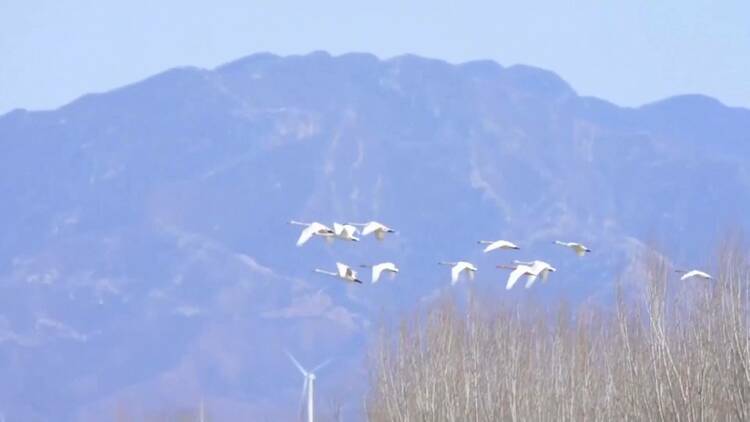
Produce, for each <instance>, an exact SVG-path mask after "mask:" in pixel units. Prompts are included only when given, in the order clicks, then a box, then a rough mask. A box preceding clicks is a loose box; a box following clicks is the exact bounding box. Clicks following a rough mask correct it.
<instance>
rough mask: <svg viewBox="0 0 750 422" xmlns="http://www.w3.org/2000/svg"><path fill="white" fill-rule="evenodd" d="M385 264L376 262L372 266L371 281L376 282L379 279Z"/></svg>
mask: <svg viewBox="0 0 750 422" xmlns="http://www.w3.org/2000/svg"><path fill="white" fill-rule="evenodd" d="M385 265H386V264H378V265H373V266H372V282H373V283H377V282H378V280H380V274H381V273H382V272H383V271H384V270H385Z"/></svg>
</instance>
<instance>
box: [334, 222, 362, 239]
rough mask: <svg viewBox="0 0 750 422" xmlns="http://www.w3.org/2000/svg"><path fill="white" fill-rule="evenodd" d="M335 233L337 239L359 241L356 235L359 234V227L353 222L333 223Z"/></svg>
mask: <svg viewBox="0 0 750 422" xmlns="http://www.w3.org/2000/svg"><path fill="white" fill-rule="evenodd" d="M333 233H334V234H335V235H336V239H342V240H351V241H353V242H359V238H358V237H357V236H355V235H356V234H357V228H356V227H354V226H352V225H351V224H339V223H333Z"/></svg>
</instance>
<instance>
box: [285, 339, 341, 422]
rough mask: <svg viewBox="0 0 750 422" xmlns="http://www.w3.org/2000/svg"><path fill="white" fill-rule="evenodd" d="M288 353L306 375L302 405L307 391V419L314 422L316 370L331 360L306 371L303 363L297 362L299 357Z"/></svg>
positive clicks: (304, 375) (295, 364) (301, 398)
mask: <svg viewBox="0 0 750 422" xmlns="http://www.w3.org/2000/svg"><path fill="white" fill-rule="evenodd" d="M286 354H287V356H289V359H291V360H292V363H294V366H296V367H297V369H299V371H300V372H301V373H302V376H303V377H305V381H304V383H303V384H302V396H300V405H302V400H304V399H305V391H307V421H308V422H313V417H314V415H315V412H314V411H313V385H314V383H315V372H316V371H318V370H319V369H321V368H323V367H324V366H326V365H328V364H329V363H330V362H331V360H330V359H328V360H326V361H325V362H323V363H321V364H320V365H318V366H316V367H315V368H313V370H312V371H306V370H305V368H303V367H302V365H300V363H299V362H297V359H295V358H294V356H292V354H291V353H289V352H286Z"/></svg>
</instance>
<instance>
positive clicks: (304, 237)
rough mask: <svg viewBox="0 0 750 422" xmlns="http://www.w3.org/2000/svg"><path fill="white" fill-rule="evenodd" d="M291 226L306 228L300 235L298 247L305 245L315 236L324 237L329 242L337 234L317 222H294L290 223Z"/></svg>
mask: <svg viewBox="0 0 750 422" xmlns="http://www.w3.org/2000/svg"><path fill="white" fill-rule="evenodd" d="M289 224H294V225H296V226H305V227H306V228H305V229H304V230H302V233H301V234H300V235H299V239H297V246H302V245H304V244H305V243H306V242H307V241H308V240H310V238H312V237H313V236H322V237H324V238H325V239H326V240H327V241H330V240H331V239H332V236H334V234H335V233H334V232H333V230H332V229H331V228H330V227H328V226H326V225H325V224H321V223H318V222H317V221H313V222H312V223H301V222H299V221H294V220H292V221H290V222H289Z"/></svg>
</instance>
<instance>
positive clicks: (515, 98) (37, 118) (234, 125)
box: [0, 52, 750, 421]
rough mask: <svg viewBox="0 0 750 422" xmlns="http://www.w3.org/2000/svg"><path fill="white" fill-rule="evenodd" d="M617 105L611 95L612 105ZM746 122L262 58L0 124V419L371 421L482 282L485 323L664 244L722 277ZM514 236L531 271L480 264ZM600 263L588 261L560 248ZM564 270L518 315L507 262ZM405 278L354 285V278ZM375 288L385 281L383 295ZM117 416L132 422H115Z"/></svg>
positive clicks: (585, 288) (523, 71)
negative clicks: (410, 361) (388, 330)
mask: <svg viewBox="0 0 750 422" xmlns="http://www.w3.org/2000/svg"><path fill="white" fill-rule="evenodd" d="M613 83H615V81H613ZM749 157H750V111H749V110H745V109H740V108H729V107H725V106H724V105H722V104H720V103H719V102H717V101H715V100H713V99H710V98H707V97H703V96H692V95H691V96H681V97H674V98H670V99H667V100H664V101H660V102H656V103H653V104H649V105H646V106H643V107H640V108H637V109H630V108H620V107H617V106H615V105H613V104H610V103H607V102H606V101H602V100H599V99H596V98H590V97H581V96H579V95H577V94H576V92H575V91H574V90H573V89H572V88H571V87H570V86H568V84H566V83H565V82H564V81H563V80H562V79H560V78H559V77H558V76H556V75H555V74H553V73H551V72H548V71H545V70H541V69H537V68H532V67H527V66H512V67H502V66H500V65H498V64H497V63H494V62H490V61H478V62H470V63H464V64H459V65H454V64H449V63H446V62H442V61H437V60H430V59H425V58H420V57H415V56H402V57H397V58H394V59H390V60H385V61H384V60H379V59H377V58H376V57H374V56H371V55H367V54H348V55H343V56H338V57H331V56H330V55H328V54H326V53H320V52H318V53H313V54H310V55H306V56H291V57H278V56H274V55H270V54H258V55H253V56H249V57H246V58H243V59H240V60H238V61H235V62H232V63H229V64H226V65H224V66H221V67H218V68H216V69H213V70H204V69H197V68H178V69H173V70H169V71H167V72H164V73H162V74H159V75H156V76H154V77H152V78H150V79H147V80H144V81H141V82H138V83H136V84H133V85H130V86H126V87H123V88H120V89H117V90H114V91H111V92H107V93H103V94H95V95H86V96H84V97H82V98H80V99H79V100H77V101H74V102H73V103H71V104H69V105H66V106H64V107H61V108H60V109H57V110H54V111H42V112H28V111H23V110H17V111H14V112H11V113H8V114H6V115H4V116H2V117H0V201H1V202H0V216H1V217H2V218H0V368H1V369H2V374H3V377H2V378H3V380H2V381H0V412H2V413H3V414H4V415H5V416H6V418H8V420H25V421H45V420H53V419H54V420H81V421H97V420H114V418H115V417H123V418H127V416H123V415H130V417H135V418H139V417H140V418H146V415H154V414H158V412H160V411H161V410H162V409H167V408H173V409H181V408H194V407H195V406H196V405H197V403H198V402H199V401H200V400H201V399H203V400H204V401H205V403H206V407H207V408H208V409H209V410H208V411H209V413H210V414H212V415H213V416H214V417H215V418H218V420H248V419H253V420H262V418H268V420H290V419H294V418H295V417H296V415H297V414H298V407H297V403H298V400H299V398H298V396H299V388H300V384H301V381H302V377H301V375H300V374H299V373H298V372H297V371H296V369H295V368H294V367H293V366H292V365H291V363H290V362H289V361H288V359H287V358H286V356H285V355H284V353H283V351H284V350H289V351H290V352H292V353H294V354H295V355H296V356H297V357H298V358H299V359H300V360H301V361H302V363H303V364H304V365H308V366H310V367H312V366H314V365H316V364H317V363H319V362H321V361H323V360H325V359H327V358H332V359H333V361H332V363H331V364H330V365H329V366H328V367H326V368H325V369H324V370H323V371H321V373H320V374H319V376H318V383H317V384H316V387H319V388H316V393H317V398H316V403H317V405H318V407H319V411H320V413H319V414H320V415H332V414H334V413H335V412H336V411H339V410H340V411H341V413H342V414H344V415H349V417H350V418H351V417H353V418H357V417H358V415H361V413H360V412H361V409H362V400H363V396H364V394H365V389H366V379H367V376H368V373H367V365H366V363H367V359H368V356H367V353H366V350H367V347H368V345H369V344H371V343H372V342H375V341H377V335H376V331H377V328H378V327H379V326H380V325H381V324H387V323H388V321H391V320H396V319H397V318H398V317H399V316H400V315H402V314H403V313H404V312H410V311H413V310H414V309H416V308H418V307H419V306H421V305H423V304H424V303H426V302H429V301H430V300H432V299H434V298H435V297H439V296H440V295H451V294H458V295H460V294H463V293H462V292H464V291H465V290H466V289H467V288H468V287H467V284H465V283H462V284H460V285H458V286H456V287H454V288H450V286H449V273H448V269H447V268H445V267H440V266H438V265H436V264H437V261H438V260H460V259H467V260H470V261H472V262H474V263H475V264H477V266H478V267H479V269H480V270H479V272H478V273H477V278H476V280H474V282H473V288H474V289H477V290H478V291H481V292H482V293H483V296H484V297H485V299H486V300H495V299H497V300H505V299H506V298H511V300H515V299H516V298H528V297H533V298H534V299H535V300H541V301H545V300H557V299H558V298H560V297H564V298H566V299H568V300H572V301H578V302H580V301H584V300H597V301H600V302H601V303H603V304H605V305H606V303H607V302H608V301H609V300H610V298H611V294H612V288H611V285H612V281H613V280H614V279H615V277H617V276H619V275H621V274H622V273H623V271H626V269H627V266H628V263H629V262H630V260H631V259H632V257H633V256H634V255H636V254H638V253H639V251H641V250H642V249H643V248H644V247H645V245H647V244H649V243H650V242H653V241H656V242H658V243H659V244H660V246H661V247H662V249H663V251H664V252H665V253H666V254H667V255H669V256H670V258H671V259H672V260H673V261H674V262H675V264H676V265H684V266H699V267H705V266H708V267H709V268H710V263H711V257H712V255H713V252H714V245H715V242H716V239H717V238H719V237H721V235H722V234H723V232H725V231H727V230H733V229H735V228H738V227H739V228H742V227H744V228H746V227H748V226H750V217H748V214H747V212H746V210H748V209H750V158H749ZM290 219H297V220H303V221H312V220H317V221H321V222H324V223H332V222H333V221H338V222H347V221H354V222H359V221H362V222H364V221H368V220H378V221H382V222H385V223H387V224H389V225H390V226H392V227H394V228H395V229H397V230H398V231H399V234H398V235H395V236H392V237H389V238H388V239H386V240H385V241H383V242H378V241H376V240H375V239H373V238H370V237H366V238H363V239H362V240H361V241H360V242H358V243H353V242H348V243H347V242H336V243H333V244H330V245H329V244H326V243H325V242H323V241H321V239H313V240H312V241H310V242H309V243H308V244H307V245H305V246H304V247H302V248H296V247H295V246H294V243H295V241H296V238H297V236H298V234H299V230H298V227H294V226H290V225H288V224H287V221H289V220H290ZM497 238H507V239H510V240H513V241H515V242H517V243H518V244H519V245H520V246H521V248H522V249H521V250H520V251H512V252H508V251H503V252H497V253H495V254H493V255H491V256H486V255H483V254H482V253H481V247H480V246H479V245H477V243H476V242H477V240H481V239H497ZM556 239H560V240H575V241H581V242H583V243H586V244H587V245H588V246H589V247H591V249H593V252H592V253H591V254H590V255H589V256H587V257H585V258H583V259H579V258H577V257H576V256H575V255H573V254H572V253H571V252H569V251H567V250H562V248H560V247H559V246H556V245H553V244H552V242H553V241H554V240H556ZM536 258H543V259H545V260H547V261H549V262H551V263H553V264H554V265H555V266H556V267H557V268H558V272H557V273H555V274H553V277H552V278H551V279H550V281H549V282H548V283H547V284H546V285H543V286H535V288H534V289H530V290H528V291H525V290H522V289H520V290H518V291H512V292H506V291H505V290H504V289H503V285H504V277H505V276H506V273H503V272H501V271H500V270H496V269H495V268H494V266H495V264H499V263H507V262H510V261H511V260H512V259H536ZM383 260H389V261H394V262H396V263H398V264H399V265H400V266H401V273H400V274H399V276H398V278H397V279H396V280H393V281H391V280H388V279H386V280H383V281H381V282H380V283H378V284H376V285H371V284H365V285H361V286H359V285H357V286H347V285H345V284H344V283H341V282H339V281H337V280H335V279H333V278H330V277H327V276H325V275H321V274H316V273H314V272H313V271H312V269H313V268H321V269H327V270H333V269H334V268H335V262H336V261H342V262H346V263H349V264H351V265H358V264H365V263H375V262H381V261H383ZM365 273H366V271H364V270H363V276H364V278H365V280H367V281H369V276H368V275H366V274H365ZM118 415H119V416H118Z"/></svg>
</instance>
